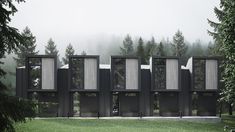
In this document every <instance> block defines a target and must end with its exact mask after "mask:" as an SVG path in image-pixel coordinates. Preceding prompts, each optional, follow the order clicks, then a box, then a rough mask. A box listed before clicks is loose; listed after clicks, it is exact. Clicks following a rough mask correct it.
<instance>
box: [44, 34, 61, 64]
mask: <svg viewBox="0 0 235 132" xmlns="http://www.w3.org/2000/svg"><path fill="white" fill-rule="evenodd" d="M45 54H46V55H56V56H57V65H58V66H61V62H60V59H59V51H58V50H57V47H56V44H55V42H54V41H53V40H52V38H50V39H49V40H48V42H47V45H46V46H45Z"/></svg>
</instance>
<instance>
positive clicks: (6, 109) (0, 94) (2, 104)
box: [0, 0, 35, 132]
mask: <svg viewBox="0 0 235 132" xmlns="http://www.w3.org/2000/svg"><path fill="white" fill-rule="evenodd" d="M23 1H24V0H16V2H18V3H20V2H23ZM16 2H13V1H12V0H2V1H1V2H0V59H2V58H3V57H4V55H5V53H12V52H13V51H14V50H17V48H18V46H20V45H22V44H23V37H22V35H21V34H20V33H19V31H18V29H16V28H15V27H12V26H10V25H9V23H10V22H11V16H12V15H13V14H14V13H16V12H17V9H16V7H15V5H14V4H16ZM0 64H1V65H2V64H3V62H2V60H0ZM5 74H6V72H5V71H4V70H3V69H2V66H0V78H2V77H4V76H5ZM6 91H7V86H5V85H4V84H3V83H2V80H0V131H1V132H6V131H8V132H14V131H15V129H14V126H13V124H14V123H15V122H25V121H26V118H25V117H26V116H27V117H34V116H35V111H34V108H35V105H34V104H33V103H31V102H28V101H26V100H24V99H19V98H18V97H12V96H9V95H7V94H6Z"/></svg>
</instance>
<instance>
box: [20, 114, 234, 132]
mask: <svg viewBox="0 0 235 132" xmlns="http://www.w3.org/2000/svg"><path fill="white" fill-rule="evenodd" d="M225 125H228V126H229V127H235V117H231V116H230V117H229V116H224V117H223V121H222V122H221V123H205V122H201V123H195V122H186V121H160V120H157V121H156V120H155V121H153V120H152V121H151V120H98V119H86V120H84V119H82V120H79V119H44V120H43V119H41V120H32V121H27V122H26V123H18V124H15V128H16V131H17V132H223V131H224V130H223V129H224V126H225Z"/></svg>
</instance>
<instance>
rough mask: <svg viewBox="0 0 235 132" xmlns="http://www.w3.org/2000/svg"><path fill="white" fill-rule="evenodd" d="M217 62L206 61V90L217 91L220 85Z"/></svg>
mask: <svg viewBox="0 0 235 132" xmlns="http://www.w3.org/2000/svg"><path fill="white" fill-rule="evenodd" d="M217 81H218V63H217V60H206V90H211V89H217V87H218V86H217V85H218V82H217Z"/></svg>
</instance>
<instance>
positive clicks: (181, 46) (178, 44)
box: [172, 30, 187, 56]
mask: <svg viewBox="0 0 235 132" xmlns="http://www.w3.org/2000/svg"><path fill="white" fill-rule="evenodd" d="M172 50H173V55H175V56H184V55H185V53H186V50H187V46H186V44H185V42H184V36H183V34H182V32H181V31H180V30H178V31H177V32H176V33H175V35H174V37H173V44H172Z"/></svg>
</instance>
